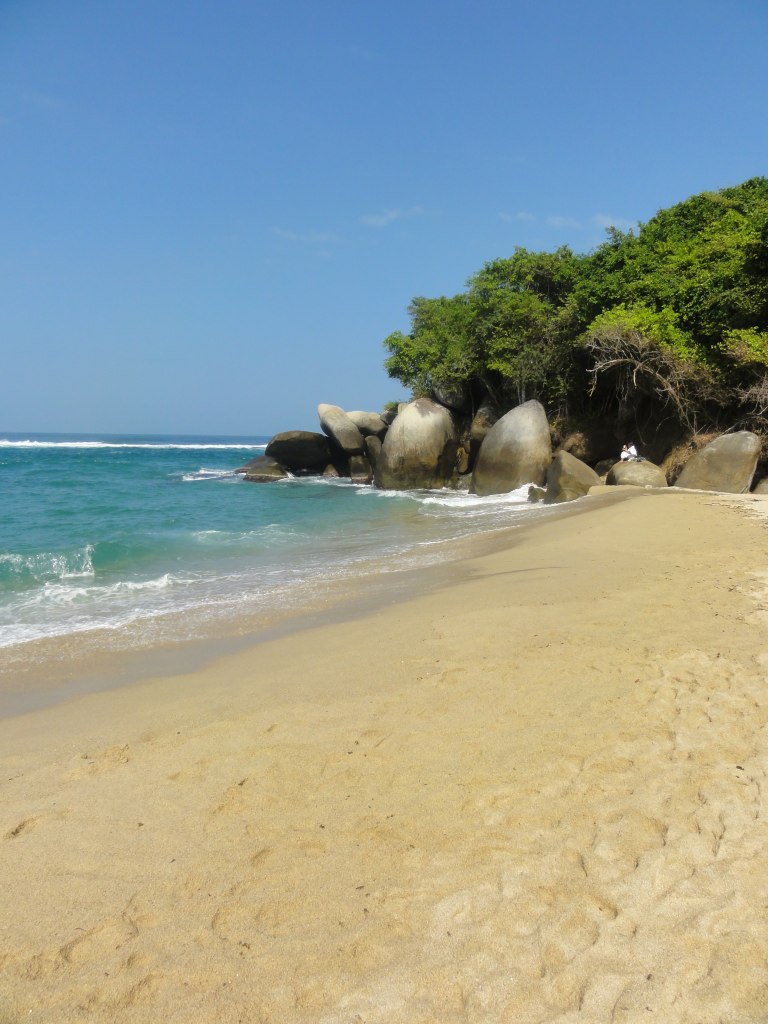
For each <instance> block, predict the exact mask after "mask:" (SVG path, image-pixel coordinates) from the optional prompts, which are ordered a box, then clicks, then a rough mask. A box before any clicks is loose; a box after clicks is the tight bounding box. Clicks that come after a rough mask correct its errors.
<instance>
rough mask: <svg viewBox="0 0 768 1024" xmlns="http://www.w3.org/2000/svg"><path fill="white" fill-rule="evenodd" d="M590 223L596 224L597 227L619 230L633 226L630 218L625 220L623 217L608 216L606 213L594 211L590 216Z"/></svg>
mask: <svg viewBox="0 0 768 1024" xmlns="http://www.w3.org/2000/svg"><path fill="white" fill-rule="evenodd" d="M592 223H593V224H597V226H598V227H599V228H606V229H607V228H618V229H619V231H629V229H630V228H633V227H635V225H634V224H633V223H632V221H631V220H626V219H625V218H624V217H610V216H609V215H608V214H607V213H596V214H595V216H594V217H593V218H592Z"/></svg>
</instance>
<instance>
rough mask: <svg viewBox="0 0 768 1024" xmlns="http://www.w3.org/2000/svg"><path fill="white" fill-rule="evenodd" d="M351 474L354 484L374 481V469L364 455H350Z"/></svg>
mask: <svg viewBox="0 0 768 1024" xmlns="http://www.w3.org/2000/svg"><path fill="white" fill-rule="evenodd" d="M349 476H350V479H351V480H352V483H353V484H370V483H373V469H372V468H371V464H370V462H369V461H368V459H367V458H366V457H365V456H364V455H350V457H349Z"/></svg>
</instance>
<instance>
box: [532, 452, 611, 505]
mask: <svg viewBox="0 0 768 1024" xmlns="http://www.w3.org/2000/svg"><path fill="white" fill-rule="evenodd" d="M599 483H600V477H599V476H598V475H597V473H596V472H595V471H594V469H592V468H591V467H589V466H588V465H587V464H586V462H582V461H581V459H577V458H576V457H575V455H571V454H570V452H562V451H560V452H558V453H557V455H555V457H554V459H552V462H551V463H550V464H549V469H548V470H547V493H546V495H545V497H544V501H545V502H546V504H547V505H556V504H558V503H559V502H561V501H573V500H574V499H575V498H583V497H584V495H585V494H587V493H588V492H589V488H590V487H594V485H595V484H599Z"/></svg>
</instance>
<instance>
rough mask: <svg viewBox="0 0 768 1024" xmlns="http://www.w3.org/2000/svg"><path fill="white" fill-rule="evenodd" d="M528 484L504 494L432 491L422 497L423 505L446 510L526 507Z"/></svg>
mask: <svg viewBox="0 0 768 1024" xmlns="http://www.w3.org/2000/svg"><path fill="white" fill-rule="evenodd" d="M530 486H531V485H530V484H523V486H522V487H518V488H516V489H515V490H514V491H508V492H507V493H505V494H485V495H480V494H470V493H469V491H449V490H442V491H433V492H432V494H429V495H425V496H422V501H423V502H424V504H425V505H443V506H445V507H447V508H458V509H470V508H489V507H490V508H499V507H500V506H503V505H527V504H528V488H529V487H530Z"/></svg>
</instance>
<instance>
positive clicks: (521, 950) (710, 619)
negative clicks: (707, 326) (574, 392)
mask: <svg viewBox="0 0 768 1024" xmlns="http://www.w3.org/2000/svg"><path fill="white" fill-rule="evenodd" d="M614 490H616V489H614ZM623 497H624V495H621V494H616V495H614V497H613V498H612V499H605V498H603V497H600V496H595V497H594V498H593V497H590V498H588V499H585V500H584V501H583V502H580V503H579V506H578V510H577V514H573V513H571V514H563V515H558V516H553V517H550V518H544V519H543V520H542V521H541V522H539V523H537V524H535V525H533V526H531V527H526V528H524V529H520V530H517V531H511V532H510V533H509V534H508V535H505V536H504V537H503V538H501V539H499V540H498V545H499V550H496V551H493V552H491V553H488V552H487V550H485V553H482V554H478V555H476V556H475V557H472V558H469V559H465V560H463V561H461V562H457V563H455V564H453V565H452V566H451V567H450V570H448V571H446V569H445V567H443V569H442V570H441V575H440V576H439V585H434V586H426V587H425V588H424V589H423V591H420V590H419V588H418V587H415V588H414V593H413V596H411V597H410V598H409V599H407V600H399V601H397V602H396V603H389V604H386V605H385V606H383V607H379V608H376V609H373V610H371V611H370V612H369V613H368V614H366V615H363V616H358V617H357V618H355V619H354V620H352V621H335V622H328V623H325V624H323V625H322V626H319V627H314V628H307V629H303V630H301V631H299V632H294V633H290V634H289V635H286V636H282V637H278V638H276V639H274V640H270V641H268V642H265V643H261V644H259V645H257V646H254V647H250V648H248V649H245V650H242V651H239V652H237V653H234V654H230V655H227V656H226V657H223V658H220V659H218V660H217V661H215V662H213V663H211V664H209V665H207V666H206V667H205V668H204V669H202V670H201V671H197V672H193V673H190V674H188V675H176V676H172V677H168V678H165V679H147V680H144V681H142V682H139V683H136V684H134V685H131V686H127V687H123V688H120V689H113V690H110V691H108V692H104V693H92V694H86V695H82V696H79V697H77V698H75V699H72V700H70V701H68V702H66V703H63V704H59V705H57V706H55V707H50V708H47V709H44V710H39V711H36V712H34V713H30V714H25V715H18V716H16V717H12V718H7V719H5V720H2V721H0V767H1V768H2V774H1V775H0V785H1V786H2V801H1V803H0V878H2V886H0V1022H1V1024H20V1022H22V1021H29V1022H35V1024H59V1022H61V1024H63V1022H86V1021H87V1022H98V1024H101V1022H108V1021H109V1022H113V1021H121V1022H122V1021H125V1022H130V1024H133V1022H136V1024H139V1022H141V1024H145V1022H146V1024H156V1022H158V1021H164V1022H168V1024H181V1022H193V1021H194V1022H205V1024H212V1022H221V1024H235V1022H244V1024H245V1022H247V1024H256V1022H261V1024H267V1022H268V1024H305V1022H306V1024H309V1022H322V1024H452V1022H486V1021H487V1022H514V1024H518V1022H519V1024H543V1022H555V1021H556V1022H559V1024H575V1022H594V1024H599V1022H607V1021H619V1022H639V1021H649V1020H658V1021H663V1022H665V1024H678V1022H690V1024H716V1022H717V1024H755V1022H760V1021H768V913H766V908H767V906H768V826H767V825H766V816H765V814H764V807H763V799H764V793H765V791H766V790H765V782H766V769H767V768H768V729H766V723H768V694H767V692H766V685H765V678H766V669H767V668H768V653H766V636H767V635H768V519H766V517H765V513H766V508H767V506H766V504H765V501H766V499H759V498H753V497H752V496H746V497H744V498H732V497H727V498H726V497H718V496H714V495H705V494H690V493H680V492H672V491H670V492H669V493H662V492H642V493H638V494H636V495H635V496H633V497H632V498H630V499H629V500H620V499H622V498H623ZM485 546H486V548H487V542H486V545H485ZM478 550H480V547H478ZM428 573H429V570H427V574H428ZM435 579H436V580H437V579H438V577H435Z"/></svg>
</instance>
